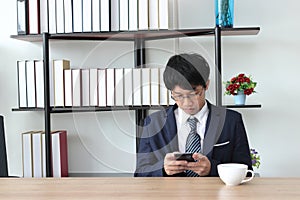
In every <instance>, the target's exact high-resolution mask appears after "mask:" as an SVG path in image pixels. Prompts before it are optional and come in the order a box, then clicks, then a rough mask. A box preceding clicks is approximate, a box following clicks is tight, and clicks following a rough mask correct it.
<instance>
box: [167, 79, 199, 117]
mask: <svg viewBox="0 0 300 200" xmlns="http://www.w3.org/2000/svg"><path fill="white" fill-rule="evenodd" d="M172 98H173V99H174V100H175V102H176V104H177V105H178V107H179V108H181V109H182V110H183V111H184V112H185V113H187V114H189V115H194V114H196V113H197V112H199V111H200V110H201V108H202V107H203V106H204V104H205V88H203V87H202V86H197V87H196V88H195V89H194V90H186V89H182V88H181V87H179V86H178V85H177V86H175V87H174V89H173V90H172Z"/></svg>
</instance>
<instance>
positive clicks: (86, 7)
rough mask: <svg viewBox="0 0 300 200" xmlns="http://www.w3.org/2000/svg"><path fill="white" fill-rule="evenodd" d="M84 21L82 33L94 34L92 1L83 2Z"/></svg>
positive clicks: (85, 0)
mask: <svg viewBox="0 0 300 200" xmlns="http://www.w3.org/2000/svg"><path fill="white" fill-rule="evenodd" d="M82 20H83V21H82V31H83V32H92V0H84V1H83V3H82Z"/></svg>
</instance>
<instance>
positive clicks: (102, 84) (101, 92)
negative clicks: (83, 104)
mask: <svg viewBox="0 0 300 200" xmlns="http://www.w3.org/2000/svg"><path fill="white" fill-rule="evenodd" d="M106 96H107V94H106V69H98V106H100V107H104V106H106Z"/></svg>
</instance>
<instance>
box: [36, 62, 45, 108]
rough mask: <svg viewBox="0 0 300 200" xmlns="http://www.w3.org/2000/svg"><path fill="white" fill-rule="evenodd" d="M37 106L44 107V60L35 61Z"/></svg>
mask: <svg viewBox="0 0 300 200" xmlns="http://www.w3.org/2000/svg"><path fill="white" fill-rule="evenodd" d="M35 86H36V107H38V108H44V62H43V61H42V60H38V61H36V62H35Z"/></svg>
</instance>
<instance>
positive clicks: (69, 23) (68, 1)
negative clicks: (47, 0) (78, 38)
mask: <svg viewBox="0 0 300 200" xmlns="http://www.w3.org/2000/svg"><path fill="white" fill-rule="evenodd" d="M64 8H65V10H64V11H65V32H66V33H72V32H73V15H72V13H73V11H72V9H73V8H72V0H64Z"/></svg>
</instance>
